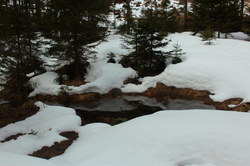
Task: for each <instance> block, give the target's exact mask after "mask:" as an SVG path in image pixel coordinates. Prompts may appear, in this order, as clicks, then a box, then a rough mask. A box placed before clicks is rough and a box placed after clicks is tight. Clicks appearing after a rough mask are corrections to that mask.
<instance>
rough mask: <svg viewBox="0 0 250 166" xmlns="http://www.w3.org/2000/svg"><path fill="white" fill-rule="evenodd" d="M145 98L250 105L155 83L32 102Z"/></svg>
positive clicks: (247, 107) (229, 106) (239, 107)
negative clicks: (125, 90) (142, 89)
mask: <svg viewBox="0 0 250 166" xmlns="http://www.w3.org/2000/svg"><path fill="white" fill-rule="evenodd" d="M124 95H126V96H146V97H149V98H154V99H156V100H157V101H158V102H163V103H166V102H169V101H171V100H174V99H183V100H189V101H200V102H202V103H204V104H207V105H211V106H213V107H215V109H217V110H229V111H240V112H247V111H248V110H250V103H248V102H242V101H243V99H241V98H232V99H228V100H225V101H223V102H215V101H213V100H212V99H211V98H210V97H209V96H210V95H213V94H211V93H210V92H209V91H206V90H194V89H190V88H176V87H174V86H166V85H164V84H162V83H157V85H156V87H154V88H149V89H148V90H146V91H145V92H143V93H122V92H121V90H120V89H113V90H111V91H110V92H109V93H107V94H104V95H100V94H98V93H85V94H74V95H68V94H62V95H60V96H52V95H37V96H35V97H33V98H32V99H33V100H37V101H43V102H58V103H60V104H61V105H65V106H69V105H72V104H77V103H82V104H85V103H89V102H95V101H99V100H102V99H107V98H121V97H122V96H124Z"/></svg>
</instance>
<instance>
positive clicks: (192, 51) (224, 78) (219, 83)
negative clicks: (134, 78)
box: [122, 33, 250, 101]
mask: <svg viewBox="0 0 250 166" xmlns="http://www.w3.org/2000/svg"><path fill="white" fill-rule="evenodd" d="M171 40H172V43H173V44H174V43H177V42H178V43H179V44H180V45H181V47H182V49H183V50H184V51H185V52H186V54H185V56H184V58H183V59H184V62H182V63H179V64H177V65H169V66H168V67H167V68H166V69H165V71H164V72H163V73H161V74H160V75H158V76H155V77H145V78H143V79H142V85H133V84H128V85H126V86H125V87H124V88H123V89H122V91H123V92H143V91H145V90H147V89H148V88H149V87H155V86H156V83H157V82H162V83H163V84H165V85H169V86H175V87H178V88H193V89H198V90H208V91H210V92H211V93H214V95H212V96H211V98H212V99H213V100H215V101H223V100H226V99H228V98H236V97H239V98H243V99H244V100H245V101H250V86H249V84H250V78H249V77H248V76H247V75H248V71H249V70H250V56H248V55H250V50H249V46H250V43H249V42H246V41H239V40H233V39H217V40H216V41H214V42H215V45H212V46H208V45H204V43H203V42H201V39H200V38H199V37H196V36H190V34H189V33H181V34H173V35H172V36H171ZM167 49H169V47H168V48H167Z"/></svg>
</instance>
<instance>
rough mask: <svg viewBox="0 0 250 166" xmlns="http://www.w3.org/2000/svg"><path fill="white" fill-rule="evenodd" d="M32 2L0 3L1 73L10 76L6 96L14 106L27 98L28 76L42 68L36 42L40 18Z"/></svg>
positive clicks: (24, 0)
mask: <svg viewBox="0 0 250 166" xmlns="http://www.w3.org/2000/svg"><path fill="white" fill-rule="evenodd" d="M36 13H37V12H36V9H35V8H34V2H33V1H27V0H13V1H8V0H4V1H1V2H0V15H1V16H4V17H0V72H1V73H3V74H4V75H5V76H6V77H7V80H8V81H7V83H6V84H5V91H6V92H5V96H3V97H5V98H6V99H7V100H8V101H10V102H11V104H12V105H19V104H22V103H23V102H24V101H25V100H26V97H27V95H28V90H27V88H26V87H25V83H26V82H27V80H28V78H27V77H26V74H28V73H30V72H33V71H35V70H39V69H42V68H41V65H42V62H41V61H40V60H39V58H38V56H39V55H40V51H39V48H40V43H39V42H37V39H38V35H37V30H38V26H37V16H36Z"/></svg>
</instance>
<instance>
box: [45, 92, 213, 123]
mask: <svg viewBox="0 0 250 166" xmlns="http://www.w3.org/2000/svg"><path fill="white" fill-rule="evenodd" d="M47 104H50V105H60V104H58V103H49V102H47ZM68 107H71V108H73V109H75V110H76V113H77V115H78V116H80V117H81V119H82V125H85V124H89V123H94V122H104V123H108V124H110V125H115V124H118V123H122V122H125V121H127V120H130V119H133V118H136V117H139V116H142V115H148V114H152V113H154V112H157V111H161V110H166V111H167V110H188V109H215V108H214V106H211V105H207V104H204V103H203V102H201V101H195V100H183V99H173V100H169V101H168V102H164V103H163V102H159V101H157V100H156V99H154V98H148V97H145V96H128V95H123V96H119V97H113V98H103V99H100V100H98V101H94V102H88V103H77V104H69V105H68Z"/></svg>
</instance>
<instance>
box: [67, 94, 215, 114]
mask: <svg viewBox="0 0 250 166" xmlns="http://www.w3.org/2000/svg"><path fill="white" fill-rule="evenodd" d="M69 106H70V107H72V108H74V109H78V110H86V111H110V112H119V111H130V110H135V109H137V108H139V107H141V106H147V107H158V108H159V109H160V110H186V109H215V108H214V107H213V106H211V105H207V104H204V103H202V102H201V101H195V100H182V99H174V100H169V101H168V102H167V103H161V102H159V101H157V100H156V99H154V98H149V97H145V96H122V97H121V98H105V99H102V100H99V101H95V102H89V103H79V104H74V105H69Z"/></svg>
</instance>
